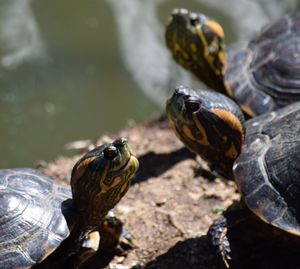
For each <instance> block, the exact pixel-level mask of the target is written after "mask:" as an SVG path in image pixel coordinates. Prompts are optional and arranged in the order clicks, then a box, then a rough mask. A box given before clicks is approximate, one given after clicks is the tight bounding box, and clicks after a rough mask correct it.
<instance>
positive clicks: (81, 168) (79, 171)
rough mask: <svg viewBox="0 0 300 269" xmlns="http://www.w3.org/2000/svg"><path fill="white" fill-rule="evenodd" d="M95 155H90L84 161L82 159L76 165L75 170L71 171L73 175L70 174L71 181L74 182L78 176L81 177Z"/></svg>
mask: <svg viewBox="0 0 300 269" xmlns="http://www.w3.org/2000/svg"><path fill="white" fill-rule="evenodd" d="M95 159H96V157H95V156H93V157H90V158H88V159H85V160H84V161H82V162H81V163H80V164H79V165H78V166H77V167H76V170H75V171H74V173H73V176H72V181H73V182H75V181H76V180H77V179H79V178H80V177H82V175H83V174H84V172H85V169H86V168H87V167H88V165H89V164H90V163H91V162H92V161H93V160H95Z"/></svg>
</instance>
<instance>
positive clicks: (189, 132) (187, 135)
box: [182, 126, 196, 141]
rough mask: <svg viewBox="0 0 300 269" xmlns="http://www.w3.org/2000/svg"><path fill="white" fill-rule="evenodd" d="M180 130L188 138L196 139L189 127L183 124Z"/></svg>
mask: <svg viewBox="0 0 300 269" xmlns="http://www.w3.org/2000/svg"><path fill="white" fill-rule="evenodd" d="M182 131H183V132H184V134H185V136H186V137H187V138H189V139H190V140H193V141H196V138H195V137H194V135H193V133H192V131H191V129H190V128H189V127H187V126H183V127H182Z"/></svg>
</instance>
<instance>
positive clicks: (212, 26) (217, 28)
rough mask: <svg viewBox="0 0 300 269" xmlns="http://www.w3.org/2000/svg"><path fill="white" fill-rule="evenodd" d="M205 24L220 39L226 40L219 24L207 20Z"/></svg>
mask: <svg viewBox="0 0 300 269" xmlns="http://www.w3.org/2000/svg"><path fill="white" fill-rule="evenodd" d="M205 24H206V25H207V26H208V27H209V28H210V29H211V30H212V31H213V32H214V33H215V34H217V35H218V36H219V37H221V38H224V36H225V35H224V30H223V28H222V26H221V25H220V24H219V23H217V22H216V21H213V20H207V21H205Z"/></svg>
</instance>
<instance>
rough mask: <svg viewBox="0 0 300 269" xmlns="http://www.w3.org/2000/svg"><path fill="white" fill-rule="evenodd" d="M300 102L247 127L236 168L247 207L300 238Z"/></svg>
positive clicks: (235, 171) (259, 119)
mask: <svg viewBox="0 0 300 269" xmlns="http://www.w3.org/2000/svg"><path fill="white" fill-rule="evenodd" d="M299 153H300V102H297V103H294V104H292V105H289V106H287V107H285V108H282V109H280V110H277V111H276V112H271V113H269V114H266V115H263V116H260V117H256V118H254V119H252V120H250V121H248V122H247V123H246V140H245V143H244V146H243V148H242V153H241V154H240V156H239V157H238V159H237V160H236V162H235V165H234V173H235V176H236V182H237V185H238V188H239V190H240V192H241V195H242V197H243V199H244V201H245V202H246V204H247V205H248V207H249V208H250V209H251V210H252V211H253V212H254V213H255V214H256V215H258V216H259V217H260V218H261V219H263V220H264V221H266V222H268V223H270V224H272V225H274V226H277V227H279V228H281V229H283V230H285V231H287V232H290V233H292V234H296V235H300V154H299Z"/></svg>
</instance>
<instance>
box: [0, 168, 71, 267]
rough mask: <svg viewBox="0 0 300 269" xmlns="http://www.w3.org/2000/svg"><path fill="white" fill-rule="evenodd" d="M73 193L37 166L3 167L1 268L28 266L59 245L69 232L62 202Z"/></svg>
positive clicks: (0, 178)
mask: <svg viewBox="0 0 300 269" xmlns="http://www.w3.org/2000/svg"><path fill="white" fill-rule="evenodd" d="M70 197H71V192H70V189H69V188H67V187H64V186H61V185H59V184H57V183H55V182H54V181H53V180H51V179H50V178H48V177H46V176H45V175H43V174H41V173H40V172H38V171H36V170H33V169H26V168H23V169H7V170H0V231H1V233H0V242H1V243H0V268H2V269H5V268H29V267H30V266H32V265H33V264H35V263H37V262H39V261H41V260H43V259H44V258H45V257H46V256H47V255H49V254H50V253H51V252H52V251H53V250H54V249H55V248H57V246H59V245H60V243H61V241H62V240H64V239H65V238H66V237H67V236H68V234H69V228H68V225H67V223H66V219H65V217H64V215H63V213H62V205H63V204H62V203H63V201H65V200H67V199H68V198H70ZM65 209H66V210H67V211H68V207H67V208H65Z"/></svg>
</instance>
